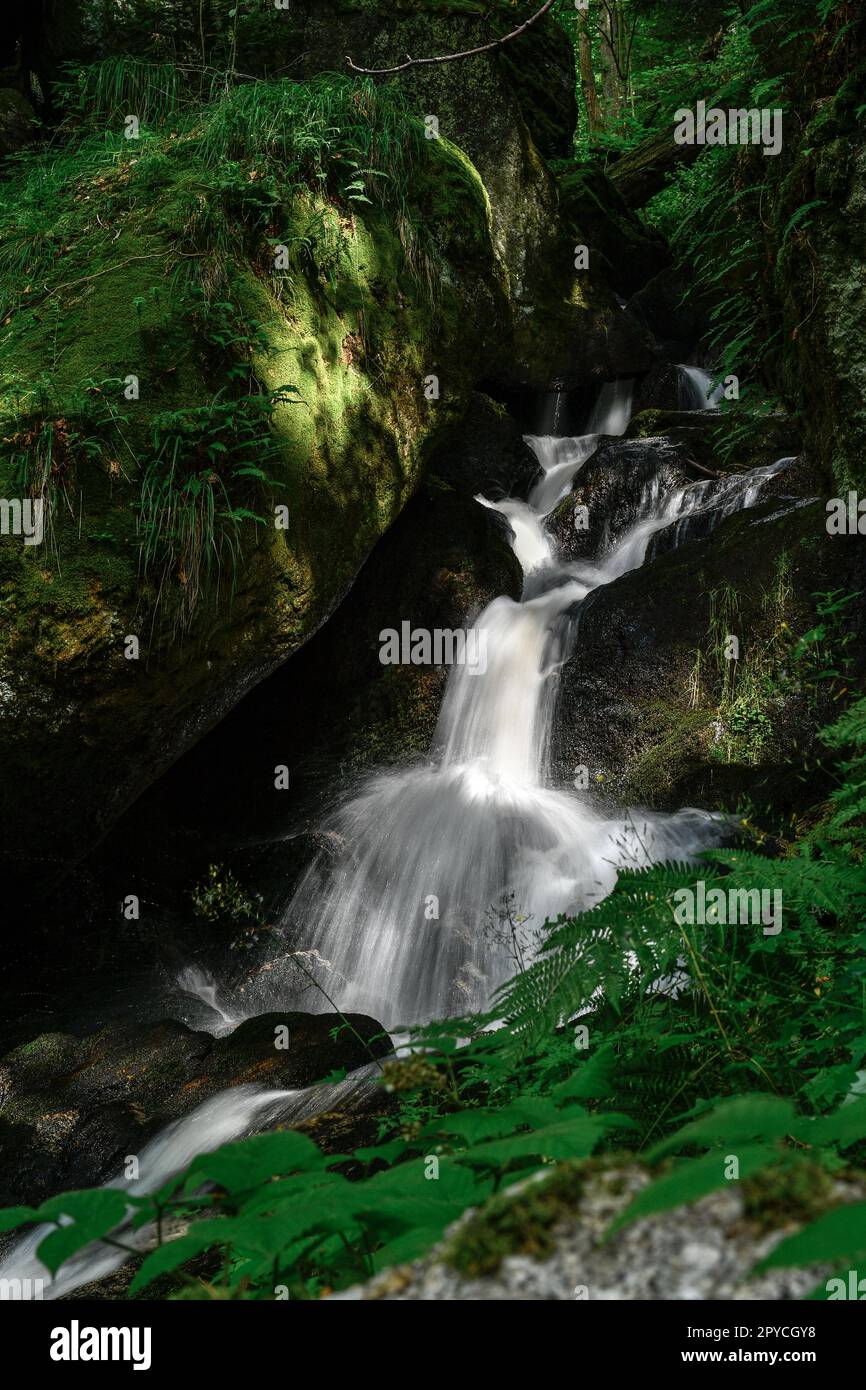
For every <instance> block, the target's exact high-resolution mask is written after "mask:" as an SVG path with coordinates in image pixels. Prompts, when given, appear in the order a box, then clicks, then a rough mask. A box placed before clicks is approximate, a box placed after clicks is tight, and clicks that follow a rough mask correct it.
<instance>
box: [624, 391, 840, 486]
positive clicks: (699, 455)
mask: <svg viewBox="0 0 866 1390" xmlns="http://www.w3.org/2000/svg"><path fill="white" fill-rule="evenodd" d="M637 404H638V407H639V408H638V409H636V410H635V413H634V415H633V416H632V418H631V421H630V422H629V426H628V429H627V430H626V438H627V439H645V438H648V437H655V436H658V435H664V436H665V437H666V438H668V439H670V440H671V441H672V442H673V443H675V444H677V445H678V446H680V447H681V448H682V449H683V451H684V453H685V454H687V456H688V457H689V458H690V459H691V460H693V461H694V462H695V463H696V464H699V465H700V467H701V468H702V469H704V470H707V471H708V472H709V473H711V474H719V473H727V472H732V471H733V472H745V471H747V470H748V469H750V468H765V467H767V466H768V465H769V464H771V463H776V462H777V461H778V460H779V459H781V458H793V457H794V456H795V455H798V454H799V453H800V451H801V448H802V439H801V435H800V431H799V428H798V426H797V425H796V423H795V422H794V421H793V420H792V419H791V418H790V416H787V415H781V414H778V415H767V416H749V415H744V414H741V413H740V412H737V411H730V412H729V411H726V410H682V409H680V408H677V409H672V410H667V409H660V408H649V409H648V408H646V407H644V406H643V405H642V404H641V401H640V398H639V399H638V403H637ZM805 466H807V464H806V456H805V455H804V467H805ZM811 471H812V474H813V475H814V478H815V484H814V485H815V487H816V488H818V487H820V486H821V483H820V479H819V478H818V476H817V474H816V472H815V468H814V464H812V465H811ZM696 476H701V474H700V471H699V472H698V473H697V474H696Z"/></svg>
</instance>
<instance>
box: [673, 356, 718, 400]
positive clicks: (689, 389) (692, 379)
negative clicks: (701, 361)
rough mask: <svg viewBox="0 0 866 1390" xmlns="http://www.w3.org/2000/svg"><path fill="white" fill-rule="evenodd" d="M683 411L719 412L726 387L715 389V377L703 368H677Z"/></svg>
mask: <svg viewBox="0 0 866 1390" xmlns="http://www.w3.org/2000/svg"><path fill="white" fill-rule="evenodd" d="M677 371H678V372H679V376H680V401H681V404H682V408H683V410H718V409H719V407H720V406H721V403H722V401H723V399H724V395H725V388H724V386H716V387H715V389H713V382H714V381H715V377H713V376H712V375H711V374H710V373H709V372H705V371H704V370H703V368H702V367H682V366H681V367H677Z"/></svg>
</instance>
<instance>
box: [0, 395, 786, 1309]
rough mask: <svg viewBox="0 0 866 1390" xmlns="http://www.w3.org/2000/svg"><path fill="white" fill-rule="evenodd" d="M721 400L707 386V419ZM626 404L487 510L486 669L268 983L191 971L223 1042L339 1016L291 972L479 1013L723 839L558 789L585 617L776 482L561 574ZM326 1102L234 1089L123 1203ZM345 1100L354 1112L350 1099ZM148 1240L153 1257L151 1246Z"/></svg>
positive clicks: (726, 486)
mask: <svg viewBox="0 0 866 1390" xmlns="http://www.w3.org/2000/svg"><path fill="white" fill-rule="evenodd" d="M685 370H686V371H688V372H697V371H698V369H692V368H688V369H685ZM702 377H706V374H705V373H704V374H702ZM708 382H709V378H707V382H706V383H704V382H703V381H702V382H701V383H700V389H701V390H702V391H703V392H704V395H703V400H702V401H701V407H702V408H703V407H705V406H706V401H707V397H706V389H705V387H706V384H707V383H708ZM631 398H632V388H631V383H628V382H617V383H612V384H611V385H610V386H608V387H605V388H604V390H603V392H602V396H601V399H600V401H599V403H598V405H597V407H596V409H595V411H594V412H593V415H592V417H591V419H590V421H589V423H588V431H587V434H586V435H584V436H581V437H580V438H574V439H568V438H564V439H563V438H554V437H538V438H530V439H529V443H530V444H531V446H532V448H533V449H534V451H535V453H536V456H537V458H538V461H539V466H540V476H539V479H538V481H537V483H536V484H535V486H534V487H533V489H532V491H531V493H530V496H529V499H528V501H526V502H523V501H520V500H517V499H509V500H506V501H503V502H490V501H487V500H486V499H484V498H479V499H478V500H479V501H481V502H483V503H484V505H486V506H489V507H491V508H493V509H495V510H497V511H499V512H500V513H501V514H502V515H503V516H504V517H505V519H506V520H507V522H508V523H509V526H510V528H511V534H512V544H513V547H514V551H515V554H516V555H517V557H518V559H519V561H520V563H521V565H522V567H523V571H524V591H523V596H522V598H521V600H520V601H519V602H515V601H514V600H512V599H511V598H508V597H500V598H496V599H494V600H493V602H492V603H491V604H489V605H488V607H487V608H485V610H484V611H483V612H482V613H481V615H480V616H479V617H478V619H477V622H476V629H477V632H478V636H479V642H480V647H481V650H484V651H485V652H486V662H485V663H484V664H483V666H482V665H479V666H476V667H471V666H469V665H455V666H453V668H452V669H451V671H450V674H449V678H448V684H447V688H446V693H445V698H444V701H443V705H442V710H441V713H440V716H439V721H438V725H437V729H436V735H435V738H434V742H433V747H432V749H431V753H430V757H429V760H428V762H427V763H426V764H424V765H422V766H417V767H414V768H410V769H408V770H405V771H401V772H396V773H385V774H379V775H375V776H373V777H371V778H369V779H368V781H367V782H366V783H365V784H364V786H363V787H362V788H361V790H360V792H359V793H358V794H357V795H355V796H354V797H352V798H351V800H349V801H348V803H347V804H345V805H344V806H343V807H341V808H340V809H339V810H338V811H337V812H336V814H335V816H334V817H333V819H332V820H331V822H330V824H329V825H328V826H327V827H325V828H326V829H327V830H328V831H330V834H329V837H328V838H329V844H330V845H331V847H332V848H331V849H329V851H328V853H327V854H324V853H323V854H321V855H320V856H318V857H317V858H316V859H315V860H314V862H313V863H312V864H311V866H310V867H309V869H308V870H307V872H306V873H305V875H304V877H303V879H302V881H301V883H300V884H299V886H298V889H297V891H296V893H295V896H294V899H293V901H292V903H291V906H290V907H289V909H288V911H287V913H286V916H285V919H284V921H283V922H282V924H281V932H282V935H283V939H284V942H285V951H284V952H283V955H282V957H278V958H277V959H276V960H274V961H271V962H269V965H268V971H267V975H266V979H267V984H262V986H261V987H260V988H251V989H250V990H249V992H248V993H247V994H246V995H245V996H244V998H243V999H241V1000H240V1001H237V1000H235V1001H233V1002H232V1003H231V1004H228V1005H224V1004H222V1003H221V1002H220V999H219V994H218V990H217V986H216V984H215V982H214V981H213V980H211V979H209V978H208V977H207V976H205V975H203V974H202V973H201V972H198V973H196V972H194V971H187V972H186V973H185V975H184V976H183V977H182V979H181V984H182V986H183V988H185V989H186V990H187V991H188V992H189V993H190V994H192V995H194V996H195V997H196V998H197V999H199V1000H200V1001H201V1003H202V1004H204V1005H206V1006H207V1009H208V1010H209V1011H210V1014H211V1015H212V1018H213V1022H212V1031H214V1032H224V1031H227V1030H229V1029H230V1028H231V1027H232V1026H233V1025H234V1024H235V1023H237V1022H238V1021H239V1020H240V1019H241V1018H242V1017H245V1016H248V1015H250V1014H255V1013H261V1012H264V1011H266V1010H268V1009H271V1008H281V1009H285V1008H287V1007H292V1006H300V1007H302V1008H307V1009H313V1010H316V1009H319V1010H323V1011H324V1010H327V1009H329V1008H331V1007H332V1005H331V1004H330V1003H329V1002H328V999H326V998H325V997H324V996H323V995H322V994H320V993H319V992H318V991H317V990H309V991H308V992H307V993H306V994H304V995H299V992H298V984H297V981H298V974H297V970H296V968H295V964H294V962H295V961H296V960H297V959H298V957H301V958H302V959H303V960H304V961H306V962H309V963H311V964H312V965H313V966H314V968H315V973H316V974H317V975H318V976H319V978H320V980H321V983H322V985H323V986H324V988H325V989H326V990H327V994H328V995H329V996H330V999H331V1000H333V1001H334V1003H336V1005H337V1006H338V1007H339V1008H341V1009H343V1010H346V1011H356V1012H365V1013H369V1014H371V1015H372V1016H373V1017H375V1018H377V1019H378V1020H379V1021H380V1022H382V1023H383V1024H384V1025H385V1026H386V1027H387V1028H388V1029H389V1030H390V1031H391V1032H393V1031H394V1030H395V1029H396V1028H398V1027H399V1026H400V1025H401V1024H406V1023H413V1024H414V1023H420V1022H423V1021H426V1020H428V1019H430V1018H431V1017H435V1016H443V1015H446V1014H453V1013H455V1012H461V1013H462V1012H466V1011H467V1010H474V1009H479V1008H484V1007H485V1006H486V1005H487V1004H488V1003H489V1002H490V999H491V996H492V993H493V991H494V990H495V988H496V987H497V986H498V985H500V984H501V983H502V982H503V981H504V980H505V979H507V978H508V976H509V975H511V974H513V972H514V969H515V955H514V949H515V934H514V924H515V923H519V922H520V919H524V918H526V919H528V923H529V924H532V923H534V924H535V926H536V927H540V926H541V925H542V924H543V923H544V921H545V920H546V919H547V918H551V917H552V918H555V917H556V916H557V915H558V914H560V913H567V914H574V913H578V912H581V911H583V910H585V909H586V908H588V907H590V906H592V905H593V904H594V903H596V902H598V901H599V900H600V899H601V898H602V897H603V896H604V895H605V894H607V893H608V892H609V891H610V889H611V888H612V886H613V884H614V882H615V879H616V874H617V871H618V869H619V868H620V867H622V866H623V865H634V864H639V863H646V862H647V861H648V860H660V859H666V858H671V859H676V860H678V861H683V860H685V859H688V858H689V857H690V856H692V855H694V853H696V852H697V851H698V850H699V849H701V848H705V847H707V846H708V845H709V844H712V843H713V842H714V841H715V840H717V838H718V835H719V828H720V820H719V818H718V817H714V816H711V815H709V814H707V813H705V812H700V811H694V810H684V811H681V812H678V813H677V814H673V815H662V814H656V813H649V812H639V813H635V814H631V815H630V814H627V813H624V812H612V811H606V810H604V809H603V808H600V807H598V806H597V805H595V804H594V803H593V802H592V801H591V799H590V798H589V796H588V794H587V793H585V792H579V791H577V790H574V789H572V788H562V787H557V786H554V785H553V784H552V779H551V772H550V766H549V757H548V744H549V739H550V733H551V724H552V720H553V716H554V711H555V705H556V698H557V688H558V685H557V674H558V672H559V670H560V668H561V666H562V664H563V662H564V661H565V660H566V659H568V657H569V656H570V654H571V647H572V644H573V641H574V634H575V632H576V631H578V625H577V624H576V622H575V621H574V619H575V616H576V614H577V613H578V611H579V606H580V604H581V603H582V601H583V599H584V598H585V597H586V595H587V594H588V593H590V592H591V591H592V590H593V589H596V588H598V587H599V586H600V585H604V584H609V583H611V582H612V581H613V580H615V579H616V578H618V577H619V576H620V575H622V574H625V573H626V572H627V571H629V570H633V569H635V568H636V567H638V566H639V565H641V564H642V563H643V561H644V558H645V557H646V555H647V551H648V548H649V547H650V545H651V544H652V542H653V540H654V538H655V537H656V536H658V535H659V533H661V532H662V531H667V529H668V528H670V527H671V526H674V527H679V528H681V532H679V531H677V532H675V533H674V534H673V541H674V543H676V541H677V540H678V539H681V538H686V537H687V534H688V527H689V521H690V518H694V517H696V516H698V515H706V514H707V513H708V512H710V513H712V514H713V516H714V518H715V519H716V520H718V519H720V518H721V517H722V516H725V515H728V514H730V512H732V511H734V510H737V509H738V508H741V507H745V506H751V505H752V504H753V503H754V501H755V500H756V498H757V496H758V493H759V491H760V488H761V486H762V485H763V483H764V481H765V480H766V479H767V478H768V477H769V476H771V475H772V473H773V471H775V469H778V468H779V467H781V464H779V465H776V466H775V469H764V470H758V471H757V472H756V473H754V474H749V475H746V476H745V477H737V478H728V479H723V480H719V481H717V482H716V481H711V482H706V483H703V482H702V483H699V484H695V485H693V486H691V487H687V488H683V489H681V490H679V491H674V492H673V493H671V494H669V495H667V496H664V495H662V492H661V490H660V487H659V485H658V483H657V482H656V483H652V484H650V485H649V486H648V487H647V488H646V489H645V491H644V493H643V496H642V497H641V499H640V502H639V504H638V506H637V509H636V515H635V519H634V523H633V525H632V526H631V527H630V528H629V529H628V530H627V531H626V532H625V533H624V534H623V535H621V536H619V537H617V538H616V539H615V540H614V541H613V542H612V543H611V544H610V546H609V547H608V549H607V550H606V551H605V553H604V554H603V556H602V557H601V558H600V559H598V560H596V561H591V562H590V561H584V562H580V563H572V564H563V563H562V562H561V561H559V560H558V559H557V556H556V553H555V547H554V545H553V542H552V539H551V537H550V536H549V534H548V533H547V531H546V530H545V519H546V517H547V516H548V515H549V513H550V512H551V511H552V510H553V508H554V507H556V505H557V504H558V502H559V501H561V499H562V498H563V497H565V496H567V495H568V493H569V491H570V490H571V487H572V484H573V482H574V479H575V476H576V474H577V473H578V472H579V470H580V469H581V467H582V466H583V464H584V463H585V462H586V460H587V459H588V458H589V456H590V455H591V454H592V453H593V451H594V449H595V447H596V445H597V443H598V440H599V437H600V436H602V435H611V434H614V435H616V434H622V433H623V432H624V431H625V429H626V427H627V424H628V419H629V415H630V410H631ZM334 846H336V847H337V849H336V853H335V852H334V850H333V847H334ZM519 931H521V932H525V933H528V935H527V936H526V938H525V940H526V949H527V950H529V949H531V938H532V927H531V925H530V926H527V923H526V922H523V923H522V924H521V925H520V926H519ZM365 1084H366V1085H369V1084H371V1083H370V1082H369V1081H368V1080H367V1079H366V1077H365V1073H364V1072H362V1073H356V1074H355V1076H353V1077H352V1078H350V1079H349V1080H348V1081H347V1082H345V1083H343V1086H344V1088H347V1091H350V1090H352V1089H353V1088H355V1087H358V1086H363V1085H365ZM326 1089H327V1090H328V1092H329V1093H328V1094H327V1095H325V1094H324V1091H325V1090H326ZM332 1090H333V1088H321V1087H313V1088H310V1090H309V1091H305V1092H296V1093H293V1092H265V1093H262V1092H259V1091H256V1090H254V1089H253V1088H250V1087H238V1088H235V1089H234V1090H232V1091H229V1092H226V1093H224V1094H222V1095H220V1096H217V1097H216V1098H215V1099H213V1100H210V1101H208V1102H206V1103H205V1104H204V1105H202V1106H201V1107H199V1109H198V1110H196V1111H194V1112H193V1113H192V1114H191V1115H189V1116H187V1117H186V1118H184V1119H183V1120H181V1121H178V1122H177V1123H175V1124H174V1125H172V1126H171V1127H169V1129H167V1130H166V1131H164V1132H163V1133H162V1134H161V1135H159V1136H158V1138H157V1139H155V1140H153V1141H152V1143H151V1144H150V1145H148V1147H147V1149H145V1151H144V1152H143V1153H142V1155H141V1171H142V1172H143V1173H144V1174H145V1175H146V1176H145V1177H143V1178H142V1179H141V1181H140V1182H139V1183H137V1184H136V1183H130V1184H124V1181H123V1180H122V1179H117V1180H116V1181H115V1182H114V1183H112V1184H111V1185H112V1186H124V1185H127V1186H128V1188H129V1190H130V1191H131V1192H142V1191H149V1190H153V1189H154V1188H156V1187H158V1186H159V1185H160V1184H161V1183H162V1182H164V1181H165V1180H166V1179H167V1178H168V1177H169V1176H170V1175H171V1174H172V1173H175V1172H178V1171H179V1170H180V1169H181V1168H182V1167H183V1166H184V1165H185V1164H186V1163H187V1162H188V1161H189V1160H190V1159H191V1158H192V1157H193V1155H194V1154H196V1153H200V1152H202V1151H205V1150H207V1149H212V1148H213V1147H215V1146H216V1145H217V1144H219V1143H221V1142H224V1141H225V1140H227V1139H230V1138H238V1137H240V1136H241V1135H242V1134H244V1133H247V1132H249V1131H250V1129H252V1128H255V1127H262V1126H263V1125H264V1124H266V1123H267V1122H269V1121H272V1119H273V1116H274V1114H276V1113H279V1114H280V1117H281V1118H282V1119H285V1118H286V1116H287V1115H291V1116H292V1117H294V1118H300V1117H301V1116H302V1115H304V1114H306V1113H311V1112H312V1111H314V1110H316V1109H321V1108H322V1107H323V1105H324V1106H325V1107H328V1106H333V1104H334V1102H335V1099H337V1097H335V1096H334V1095H331V1094H330V1091H332ZM340 1099H342V1100H343V1101H345V1099H346V1096H344V1095H343V1094H342V1092H341V1093H340ZM42 1234H44V1232H39V1231H37V1232H34V1233H32V1234H31V1235H29V1236H27V1237H25V1238H24V1240H23V1241H21V1242H20V1243H19V1244H18V1245H17V1246H16V1248H15V1249H14V1250H13V1251H11V1252H10V1254H9V1255H8V1256H7V1258H6V1259H5V1261H3V1262H2V1263H0V1275H3V1276H5V1277H14V1276H17V1277H19V1278H24V1277H28V1275H29V1276H30V1277H38V1276H40V1275H42V1274H44V1271H43V1269H42V1267H41V1266H39V1265H38V1262H36V1260H35V1249H36V1245H37V1244H38V1241H39V1239H41V1236H42ZM137 1239H140V1240H141V1241H142V1242H144V1241H145V1240H146V1234H142V1235H141V1236H140V1237H137ZM122 1258H123V1256H122V1255H118V1253H117V1252H114V1251H106V1250H104V1249H103V1248H101V1247H97V1248H91V1249H90V1250H88V1251H85V1252H82V1253H80V1254H79V1255H78V1256H76V1257H75V1259H74V1260H73V1261H70V1262H68V1264H67V1266H65V1267H64V1269H63V1271H61V1275H60V1278H59V1279H58V1280H57V1281H55V1282H54V1283H53V1284H52V1285H51V1286H50V1294H51V1296H57V1294H59V1293H64V1292H68V1291H69V1290H70V1289H72V1288H75V1287H78V1286H80V1285H81V1284H83V1283H85V1282H88V1281H89V1280H92V1279H94V1278H98V1277H100V1276H101V1275H102V1274H104V1273H106V1272H108V1271H110V1270H111V1269H114V1268H116V1266H117V1265H118V1264H119V1263H120V1262H121V1261H122Z"/></svg>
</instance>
